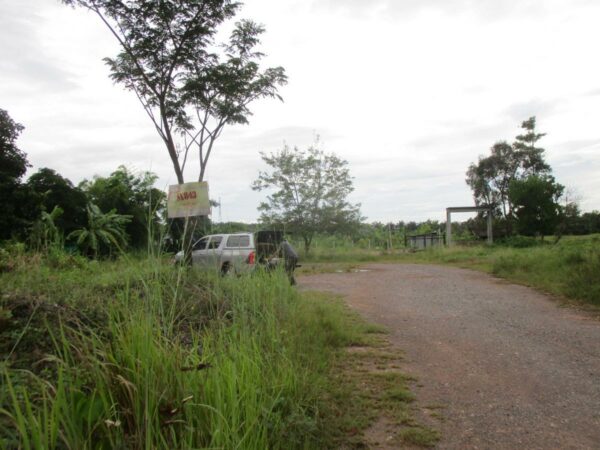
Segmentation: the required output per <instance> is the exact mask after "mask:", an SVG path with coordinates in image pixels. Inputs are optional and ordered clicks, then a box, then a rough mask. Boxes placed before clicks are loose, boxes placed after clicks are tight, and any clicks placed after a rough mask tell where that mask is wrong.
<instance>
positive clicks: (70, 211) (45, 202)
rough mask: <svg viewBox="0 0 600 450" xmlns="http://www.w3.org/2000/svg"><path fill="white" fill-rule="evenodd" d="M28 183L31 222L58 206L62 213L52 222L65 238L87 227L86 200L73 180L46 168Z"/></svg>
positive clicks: (33, 176) (28, 206) (39, 171)
mask: <svg viewBox="0 0 600 450" xmlns="http://www.w3.org/2000/svg"><path fill="white" fill-rule="evenodd" d="M25 184H26V187H27V189H28V202H27V204H28V205H27V208H28V215H29V217H30V218H31V220H32V221H36V220H39V219H41V218H43V217H42V216H43V215H44V213H50V212H52V211H53V210H54V209H55V208H56V207H59V208H60V210H61V211H62V213H60V214H59V215H57V216H55V217H53V223H54V225H55V226H56V227H57V229H58V230H59V231H60V232H62V233H63V235H65V236H66V235H67V234H69V233H70V232H71V231H73V230H75V229H77V228H80V227H82V226H83V225H85V222H86V211H85V208H86V205H87V199H86V196H85V194H84V193H83V191H82V190H81V189H79V188H77V187H75V186H73V183H71V181H70V180H68V179H67V178H65V177H63V176H62V175H60V174H59V173H57V172H56V171H55V170H53V169H49V168H47V167H44V168H41V169H39V170H38V171H37V172H36V173H34V174H32V175H31V176H30V177H29V179H28V180H27V182H26V183H25Z"/></svg>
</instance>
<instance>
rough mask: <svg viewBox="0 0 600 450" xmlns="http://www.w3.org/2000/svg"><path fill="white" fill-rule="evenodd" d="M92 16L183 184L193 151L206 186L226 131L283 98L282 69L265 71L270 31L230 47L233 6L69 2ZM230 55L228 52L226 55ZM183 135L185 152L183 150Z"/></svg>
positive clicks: (112, 63)
mask: <svg viewBox="0 0 600 450" xmlns="http://www.w3.org/2000/svg"><path fill="white" fill-rule="evenodd" d="M63 2H64V3H66V4H68V5H78V6H82V7H85V8H87V9H89V10H91V11H93V12H94V13H95V14H96V15H97V16H98V17H99V18H100V20H101V21H102V22H103V23H104V24H105V25H106V26H107V27H108V29H109V30H110V32H111V33H112V35H113V36H114V37H115V38H116V39H117V41H118V42H119V44H120V46H121V51H120V53H119V54H118V55H117V56H116V57H115V58H105V62H106V63H107V64H108V66H109V67H110V70H111V77H112V79H113V80H114V81H115V82H117V83H121V84H123V85H124V86H125V88H126V89H128V90H131V91H133V92H134V93H135V94H136V96H137V98H138V99H139V101H140V102H141V104H142V106H143V108H144V110H145V111H146V113H147V115H148V117H149V118H150V120H151V121H152V123H153V124H154V127H155V128H156V131H157V132H158V134H159V136H160V138H161V139H162V141H163V142H164V144H165V146H166V149H167V152H168V154H169V157H170V159H171V162H172V165H173V169H174V171H175V175H176V176H177V181H178V182H179V183H183V182H184V170H185V166H186V163H187V161H188V155H189V152H190V150H191V149H192V148H197V150H198V158H199V175H198V178H197V179H198V180H199V181H202V180H203V179H204V176H205V172H206V165H207V163H208V158H209V156H210V154H211V152H212V150H213V144H214V141H215V139H217V138H218V136H219V135H220V133H221V131H222V130H223V127H224V126H225V125H226V124H233V123H246V122H247V118H248V116H249V115H250V111H249V109H248V104H249V103H250V102H251V101H253V100H255V99H257V98H261V97H275V96H277V94H276V91H277V86H279V85H282V84H284V83H285V82H286V77H285V73H284V70H283V69H282V68H281V67H277V68H271V69H267V70H265V71H261V70H260V69H259V66H258V60H259V59H260V58H261V57H262V54H261V53H259V52H257V51H256V50H255V48H256V46H257V45H258V44H259V43H260V41H259V35H260V34H261V33H262V32H263V28H262V27H260V26H258V25H256V24H254V23H253V22H250V21H241V22H238V23H237V24H236V25H235V27H234V30H233V32H232V34H231V37H230V39H229V43H228V44H226V45H219V44H218V43H216V42H215V35H216V33H217V31H218V29H219V26H220V25H222V24H223V22H225V21H226V20H228V19H231V18H233V17H234V16H235V14H236V13H237V11H238V9H239V8H240V3H238V2H236V1H233V0H152V1H149V0H63ZM223 47H224V48H225V52H223V51H222V48H223ZM178 136H181V142H183V145H182V146H178V141H179V139H178Z"/></svg>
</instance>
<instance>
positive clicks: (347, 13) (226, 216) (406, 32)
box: [0, 0, 600, 221]
mask: <svg viewBox="0 0 600 450" xmlns="http://www.w3.org/2000/svg"><path fill="white" fill-rule="evenodd" d="M238 17H239V18H250V19H253V20H256V21H258V22H260V23H263V24H264V25H265V26H266V33H265V35H264V36H263V45H262V50H263V51H264V52H265V53H267V54H268V57H267V58H266V59H265V64H268V65H271V66H272V65H281V66H283V67H285V69H286V71H287V75H288V76H289V84H288V85H287V86H285V87H284V88H282V89H281V91H280V93H281V94H282V96H283V97H284V102H283V103H282V102H279V101H276V100H264V101H260V102H257V103H255V104H254V105H253V107H252V110H253V112H254V115H253V117H251V119H250V124H249V125H246V126H235V127H230V128H228V129H226V131H225V132H224V133H223V135H222V137H221V138H220V140H219V141H217V144H216V149H215V151H214V153H213V156H212V157H211V160H210V161H209V166H208V171H207V181H208V182H209V184H210V191H211V197H212V198H214V199H221V202H222V205H223V206H222V219H223V220H243V221H254V220H256V218H257V216H258V213H257V211H256V208H257V206H258V203H259V202H260V201H261V200H262V199H263V197H264V195H265V194H264V193H257V192H253V191H252V190H251V189H250V184H251V183H252V181H253V180H254V179H255V178H256V177H257V175H258V171H259V170H260V169H263V170H264V169H265V167H264V166H263V164H262V161H261V159H260V155H259V152H260V151H263V152H273V151H276V150H278V149H280V148H282V146H283V144H284V143H287V144H289V145H290V146H298V147H307V146H308V145H310V144H311V142H313V140H314V137H315V135H320V136H321V143H322V147H323V148H324V150H326V151H329V152H335V153H336V154H337V155H338V156H340V157H342V158H344V159H346V160H348V161H349V164H350V172H351V174H352V175H353V176H354V185H355V192H354V193H353V195H352V200H353V201H354V202H360V203H361V204H362V212H363V215H365V216H367V218H368V220H369V221H375V220H379V221H397V220H424V219H427V218H431V219H441V220H444V219H445V214H444V211H445V208H446V207H447V206H464V205H470V204H473V199H472V196H471V192H470V190H469V188H468V186H467V185H466V184H465V181H464V179H465V171H466V169H467V167H468V165H469V164H470V163H471V162H473V161H476V160H477V157H478V156H479V155H486V154H488V152H489V148H490V147H491V146H492V145H493V144H494V142H496V141H498V140H503V139H506V140H509V141H512V140H513V139H514V137H515V136H516V135H517V134H518V133H519V132H520V128H519V126H520V124H521V122H522V121H523V120H525V119H527V118H528V117H530V116H532V115H535V116H537V119H538V126H539V130H540V131H543V132H547V133H548V136H546V137H545V138H544V139H543V140H542V141H541V142H540V144H541V145H542V146H543V147H545V148H546V157H547V160H548V162H549V163H550V164H551V166H552V167H553V169H554V173H555V176H556V178H557V180H558V181H559V182H560V183H562V184H564V185H566V186H567V187H569V188H571V189H572V190H574V191H575V192H577V193H578V194H579V196H580V197H581V206H582V209H583V210H585V211H587V210H592V209H600V58H599V57H598V43H599V42H600V27H599V26H598V23H600V2H599V1H597V0H570V1H568V2H567V1H564V0H532V1H527V0H520V1H517V0H369V1H367V0H315V1H309V0H278V1H275V0H271V1H266V0H261V1H258V0H248V1H247V2H246V4H245V6H244V7H243V9H242V10H241V12H240V14H239V15H238ZM117 52H118V46H117V45H116V43H115V41H114V40H113V38H112V37H111V36H110V35H109V33H108V31H107V30H106V29H105V28H103V25H102V24H101V23H100V22H99V20H98V18H97V17H95V16H93V15H92V14H90V13H88V12H86V11H84V10H81V9H71V8H68V7H65V6H62V5H61V4H60V3H59V2H58V0H0V108H2V109H6V110H7V111H8V112H9V114H10V115H11V116H12V117H13V119H14V120H16V121H17V122H19V123H21V124H23V125H24V126H25V127H26V128H25V131H24V132H23V134H22V136H21V138H20V140H19V146H20V148H21V149H22V150H24V151H25V152H26V153H27V154H28V157H29V161H30V162H31V164H32V165H33V169H32V170H37V169H38V168H40V167H50V168H53V169H55V170H57V171H58V172H59V173H61V174H62V175H63V176H66V177H67V178H69V179H71V180H72V181H73V182H74V183H78V182H79V181H81V180H82V179H84V178H91V177H92V176H93V175H95V174H98V175H108V174H109V173H110V172H112V171H113V170H115V169H116V168H117V166H119V165H120V164H124V165H125V166H127V167H128V168H130V169H132V170H134V171H144V170H152V171H154V172H156V173H157V174H158V175H159V176H160V181H159V186H160V187H161V188H166V186H167V185H169V184H174V183H176V179H175V176H174V174H173V169H172V166H171V162H170V160H169V157H168V155H167V153H166V150H165V148H164V145H163V144H162V141H161V140H160V138H159V137H158V135H157V134H156V131H155V130H154V129H153V126H152V124H151V122H150V121H149V120H148V118H147V117H146V116H145V113H144V112H143V110H142V108H141V106H140V105H139V104H138V103H137V99H136V98H135V96H134V95H133V94H132V93H131V92H127V91H125V90H124V89H123V88H122V87H121V86H120V85H113V84H112V82H111V81H110V80H109V78H108V69H107V67H106V66H105V65H104V64H103V62H102V58H103V57H106V56H114V55H115V54H116V53H117ZM30 173H31V171H30ZM186 175H187V178H188V179H189V180H190V181H192V180H193V178H194V177H195V176H197V171H196V172H192V171H190V172H189V173H187V174H186ZM467 217H468V216H465V217H464V218H467ZM213 218H215V219H216V220H218V219H219V213H218V210H215V211H214V212H213ZM457 218H458V217H457Z"/></svg>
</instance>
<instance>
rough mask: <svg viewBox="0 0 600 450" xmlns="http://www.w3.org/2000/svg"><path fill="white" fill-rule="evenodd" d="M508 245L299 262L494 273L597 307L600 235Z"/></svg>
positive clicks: (346, 254) (321, 252)
mask: <svg viewBox="0 0 600 450" xmlns="http://www.w3.org/2000/svg"><path fill="white" fill-rule="evenodd" d="M509 244H511V245H507V244H496V245H493V246H490V247H488V246H485V245H481V246H475V247H462V246H454V247H452V248H438V249H430V250H425V251H417V252H411V251H406V250H405V249H398V250H395V251H393V252H377V251H373V250H365V249H359V248H343V249H342V248H338V249H336V250H335V251H334V252H333V253H331V254H329V255H328V250H331V249H326V248H320V249H316V251H315V252H314V253H313V254H312V255H311V256H309V258H308V262H306V263H305V261H302V263H303V268H302V270H305V271H306V273H317V272H335V271H342V272H346V271H352V270H356V269H357V268H358V267H359V266H360V264H361V263H364V262H405V263H416V264H449V265H454V266H458V267H464V268H470V269H475V270H481V271H484V272H488V273H492V274H494V275H496V276H499V277H502V278H506V279H508V280H511V281H514V282H517V283H521V284H525V285H528V286H532V287H535V288H538V289H541V290H543V291H546V292H548V293H551V294H554V295H557V296H561V297H563V298H565V299H571V300H575V301H577V302H579V303H581V304H587V305H594V306H600V235H589V236H566V237H563V238H562V239H561V240H560V241H559V242H558V243H557V244H553V243H552V240H551V239H547V240H546V243H544V244H540V243H539V240H538V241H536V240H533V239H532V238H522V237H517V238H513V239H511V240H510V242H509ZM336 261H337V262H336ZM304 266H306V268H305V267H304Z"/></svg>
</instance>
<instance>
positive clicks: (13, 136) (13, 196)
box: [0, 109, 29, 239]
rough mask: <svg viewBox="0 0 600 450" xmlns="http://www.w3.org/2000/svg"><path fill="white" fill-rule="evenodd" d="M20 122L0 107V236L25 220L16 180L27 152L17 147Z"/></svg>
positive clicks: (11, 233)
mask: <svg viewBox="0 0 600 450" xmlns="http://www.w3.org/2000/svg"><path fill="white" fill-rule="evenodd" d="M21 131H23V125H21V124H19V123H17V122H15V121H14V120H13V119H12V118H11V117H10V115H9V114H8V112H6V111H5V110H4V109H0V204H1V205H2V214H0V239H8V238H10V237H12V236H14V235H17V234H21V233H23V231H24V229H25V228H26V226H27V220H26V218H25V217H24V215H23V214H22V212H23V211H22V209H21V205H22V204H23V202H24V200H25V199H26V197H27V196H26V194H25V192H24V190H23V188H22V186H21V184H20V180H21V177H22V176H23V175H24V174H25V172H26V171H27V167H29V163H28V162H27V156H26V155H25V153H24V152H23V151H21V150H20V149H19V147H17V143H16V141H17V138H18V137H19V135H20V134H21Z"/></svg>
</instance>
